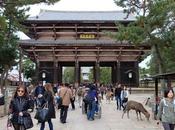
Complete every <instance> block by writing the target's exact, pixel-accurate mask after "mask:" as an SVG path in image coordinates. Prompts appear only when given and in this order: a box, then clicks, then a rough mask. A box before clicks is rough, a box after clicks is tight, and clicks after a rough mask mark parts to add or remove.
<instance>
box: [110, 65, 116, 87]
mask: <svg viewBox="0 0 175 130" xmlns="http://www.w3.org/2000/svg"><path fill="white" fill-rule="evenodd" d="M111 76H112V78H111V79H112V83H113V84H116V83H117V64H116V63H114V64H113V66H112V74H111Z"/></svg>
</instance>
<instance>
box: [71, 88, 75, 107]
mask: <svg viewBox="0 0 175 130" xmlns="http://www.w3.org/2000/svg"><path fill="white" fill-rule="evenodd" d="M70 89H71V92H72V98H71V99H70V101H71V106H72V110H75V94H76V90H75V88H74V87H73V86H72V85H70Z"/></svg>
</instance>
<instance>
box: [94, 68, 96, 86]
mask: <svg viewBox="0 0 175 130" xmlns="http://www.w3.org/2000/svg"><path fill="white" fill-rule="evenodd" d="M93 79H94V81H93V82H94V83H96V69H95V66H93Z"/></svg>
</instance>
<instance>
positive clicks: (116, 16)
mask: <svg viewBox="0 0 175 130" xmlns="http://www.w3.org/2000/svg"><path fill="white" fill-rule="evenodd" d="M126 16H127V14H126V13H124V12H123V11H53V10H41V11H40V14H39V15H38V16H35V17H29V18H28V21H135V20H136V18H135V17H134V16H133V15H129V16H128V17H127V18H126Z"/></svg>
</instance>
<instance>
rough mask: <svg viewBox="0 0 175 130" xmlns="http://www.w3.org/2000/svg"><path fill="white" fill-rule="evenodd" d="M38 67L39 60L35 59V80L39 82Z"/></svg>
mask: <svg viewBox="0 0 175 130" xmlns="http://www.w3.org/2000/svg"><path fill="white" fill-rule="evenodd" d="M39 67H40V62H39V60H36V74H35V77H36V82H37V83H38V82H39V79H40V78H39Z"/></svg>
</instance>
